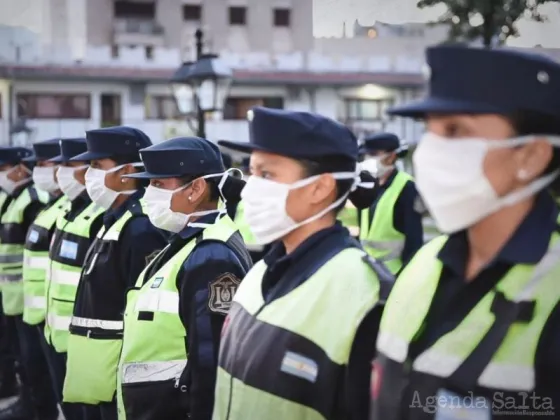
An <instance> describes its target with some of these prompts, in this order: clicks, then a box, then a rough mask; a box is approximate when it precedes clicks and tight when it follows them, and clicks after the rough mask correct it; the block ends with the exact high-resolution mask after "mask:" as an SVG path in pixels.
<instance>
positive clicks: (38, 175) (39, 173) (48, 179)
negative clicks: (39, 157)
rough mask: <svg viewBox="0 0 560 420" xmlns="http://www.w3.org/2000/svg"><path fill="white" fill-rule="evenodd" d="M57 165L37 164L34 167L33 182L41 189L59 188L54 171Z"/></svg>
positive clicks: (50, 190)
mask: <svg viewBox="0 0 560 420" xmlns="http://www.w3.org/2000/svg"><path fill="white" fill-rule="evenodd" d="M57 168H58V167H57V166H35V167H34V168H33V182H34V183H35V185H36V186H37V188H39V189H40V190H43V191H46V192H49V193H50V192H54V191H56V190H58V184H57V183H56V181H55V180H54V171H55V170H56V169H57Z"/></svg>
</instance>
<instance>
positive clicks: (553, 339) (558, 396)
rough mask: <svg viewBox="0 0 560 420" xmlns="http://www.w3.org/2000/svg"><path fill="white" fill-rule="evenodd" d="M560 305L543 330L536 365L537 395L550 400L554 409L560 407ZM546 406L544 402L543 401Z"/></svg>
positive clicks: (557, 305)
mask: <svg viewBox="0 0 560 420" xmlns="http://www.w3.org/2000/svg"><path fill="white" fill-rule="evenodd" d="M558 354H560V303H558V304H556V307H555V308H554V310H553V312H552V314H551V315H550V317H549V318H548V321H547V322H546V324H545V327H544V328H543V331H542V334H541V339H540V342H539V345H538V347H537V355H536V363H535V367H536V369H535V374H536V375H535V376H536V377H535V382H536V385H535V394H536V395H538V396H541V397H546V398H550V399H551V401H552V406H553V407H558V406H560V383H559V382H558V378H559V377H560V359H559V358H558ZM541 401H542V402H543V404H544V400H541Z"/></svg>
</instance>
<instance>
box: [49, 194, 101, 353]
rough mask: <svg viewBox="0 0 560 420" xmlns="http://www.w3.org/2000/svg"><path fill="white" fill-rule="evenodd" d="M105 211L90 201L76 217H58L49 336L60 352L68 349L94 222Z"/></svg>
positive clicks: (52, 252)
mask: <svg viewBox="0 0 560 420" xmlns="http://www.w3.org/2000/svg"><path fill="white" fill-rule="evenodd" d="M102 215H103V208H101V207H99V206H97V205H96V204H94V203H90V204H89V205H88V206H87V207H86V208H85V209H84V210H82V212H80V214H78V215H77V216H76V217H75V218H74V219H73V220H72V221H68V220H67V219H66V218H65V217H64V216H60V217H59V218H58V219H57V221H56V230H55V233H54V235H53V237H54V240H53V243H52V244H51V248H50V252H49V270H48V271H47V275H46V290H47V310H46V312H47V316H46V325H45V338H46V339H47V342H49V343H51V344H52V345H53V347H54V348H55V350H56V351H57V352H59V353H64V352H66V350H67V349H68V335H69V332H68V327H69V326H70V320H71V318H72V312H73V309H74V301H75V299H76V292H77V290H78V284H79V282H80V273H81V271H82V264H83V263H84V256H85V252H86V251H87V249H88V248H89V246H90V244H91V240H90V234H91V233H93V232H90V230H91V225H92V224H93V223H94V222H95V221H96V220H98V218H100V217H102ZM70 257H73V258H70Z"/></svg>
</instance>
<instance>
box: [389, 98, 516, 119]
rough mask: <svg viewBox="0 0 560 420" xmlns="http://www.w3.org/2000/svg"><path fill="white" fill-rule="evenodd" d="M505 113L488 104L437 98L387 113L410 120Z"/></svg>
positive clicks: (397, 108)
mask: <svg viewBox="0 0 560 420" xmlns="http://www.w3.org/2000/svg"><path fill="white" fill-rule="evenodd" d="M505 112H508V110H506V109H503V108H501V109H500V108H497V107H493V106H491V105H487V104H481V103H475V102H468V101H457V100H453V99H445V98H436V97H432V98H426V99H421V100H419V101H414V102H411V103H409V104H406V105H403V106H399V107H395V108H391V109H389V110H388V111H387V113H388V114H389V115H395V116H398V117H409V118H422V117H424V116H425V115H426V114H503V113H505Z"/></svg>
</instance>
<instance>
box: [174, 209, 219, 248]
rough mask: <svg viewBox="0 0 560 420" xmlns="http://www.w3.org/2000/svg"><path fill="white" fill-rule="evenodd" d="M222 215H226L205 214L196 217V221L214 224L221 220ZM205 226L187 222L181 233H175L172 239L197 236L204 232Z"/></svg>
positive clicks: (186, 239)
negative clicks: (191, 224)
mask: <svg viewBox="0 0 560 420" xmlns="http://www.w3.org/2000/svg"><path fill="white" fill-rule="evenodd" d="M222 216H224V213H211V214H206V215H204V216H201V217H200V218H198V219H196V223H197V224H198V223H205V224H208V225H213V224H214V223H216V222H217V221H218V220H220V219H221V218H222ZM204 229H205V228H204V227H202V226H190V225H189V224H187V226H186V227H185V228H184V229H183V230H182V231H180V232H179V233H176V234H175V235H173V237H172V238H171V241H174V240H181V241H187V242H188V241H189V240H191V239H192V238H194V237H195V236H197V235H198V234H200V232H202V231H203V230H204Z"/></svg>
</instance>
